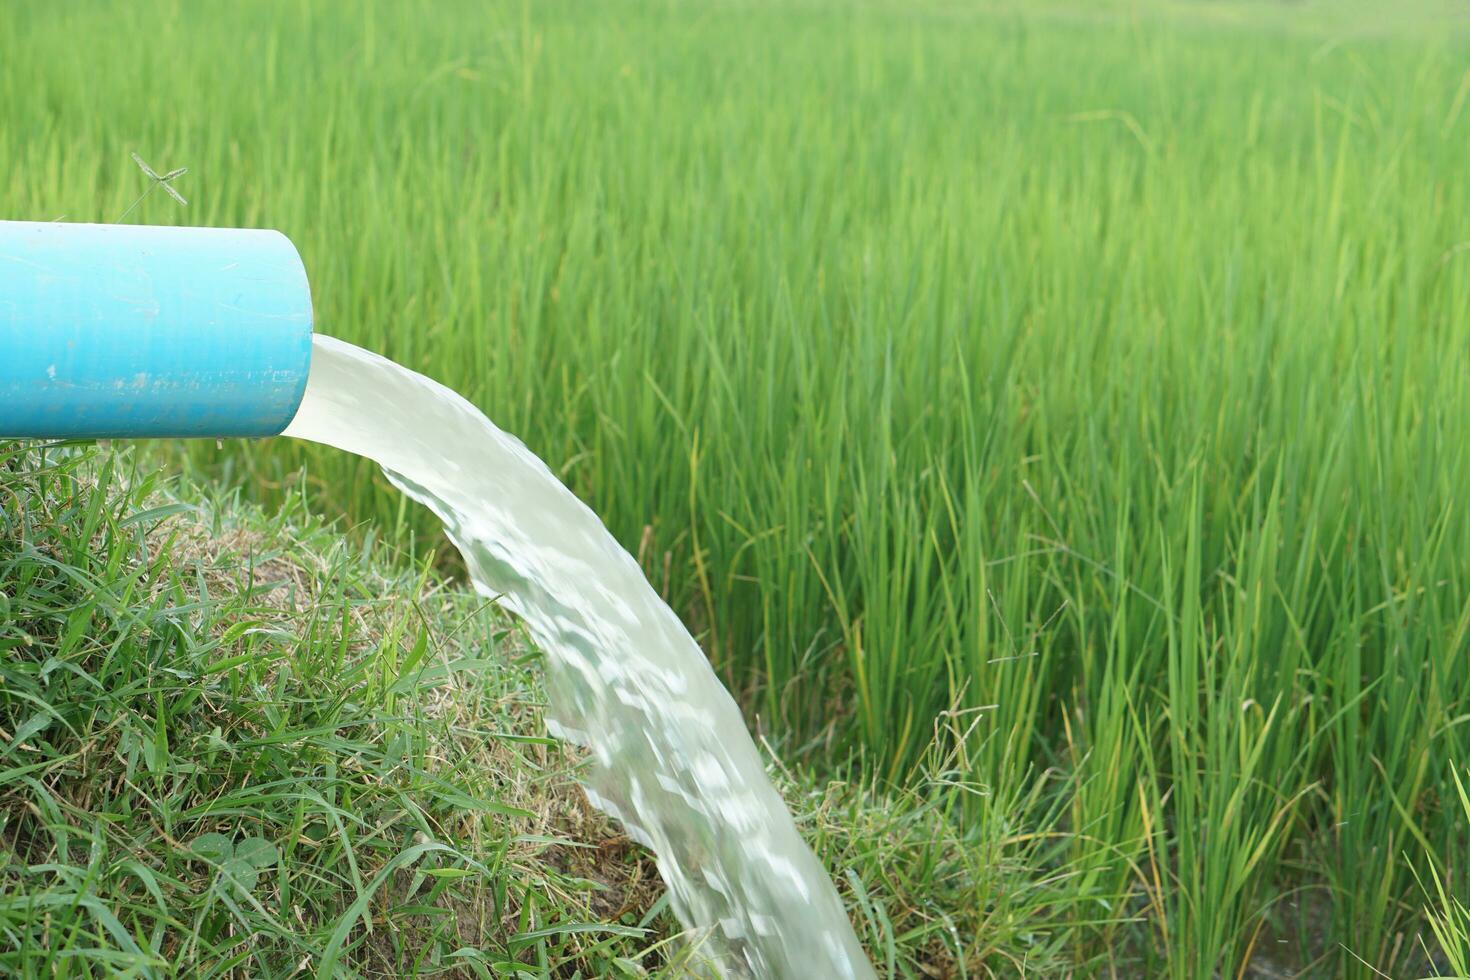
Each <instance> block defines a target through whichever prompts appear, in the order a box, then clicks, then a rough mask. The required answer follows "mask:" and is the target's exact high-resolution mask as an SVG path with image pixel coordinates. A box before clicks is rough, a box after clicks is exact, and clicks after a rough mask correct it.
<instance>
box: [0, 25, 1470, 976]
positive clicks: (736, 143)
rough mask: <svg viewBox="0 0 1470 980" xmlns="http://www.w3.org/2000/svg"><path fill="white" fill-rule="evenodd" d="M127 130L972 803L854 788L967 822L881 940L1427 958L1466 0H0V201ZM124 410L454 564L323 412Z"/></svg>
mask: <svg viewBox="0 0 1470 980" xmlns="http://www.w3.org/2000/svg"><path fill="white" fill-rule="evenodd" d="M132 151H136V152H138V153H139V154H140V155H141V156H142V157H143V158H145V159H146V160H147V161H148V162H149V163H151V164H152V165H153V166H154V167H155V168H156V169H158V170H159V172H163V170H164V168H175V167H185V166H186V167H188V173H187V174H186V175H185V176H184V177H182V178H180V179H179V180H178V181H177V182H176V185H175V186H176V187H177V188H178V190H179V191H180V192H181V193H182V194H183V195H184V196H185V197H186V198H187V199H188V205H187V207H180V206H179V205H177V204H176V203H175V202H173V201H172V200H170V199H168V198H167V197H165V196H164V195H163V194H161V193H156V194H151V195H149V196H148V197H147V198H145V199H144V200H143V201H142V202H141V203H138V204H137V206H136V207H134V208H133V209H132V210H131V212H129V213H128V214H127V217H126V220H127V221H129V222H132V221H138V222H147V223H160V224H209V225H229V226H259V227H271V228H278V229H280V230H281V231H283V232H284V233H286V234H287V235H288V236H290V238H291V239H292V240H293V241H294V242H295V243H296V244H297V246H298V247H299V249H300V251H301V253H302V257H303V259H304V262H305V265H306V267H307V269H308V272H309V274H310V277H311V283H312V291H313V300H314V304H315V309H316V318H317V324H316V328H317V330H318V331H320V332H324V333H329V334H333V335H335V336H339V337H342V338H344V339H346V340H349V341H352V342H354V343H357V344H360V345H363V346H366V347H369V348H372V349H374V350H377V351H379V352H381V353H384V354H386V355H388V356H390V357H392V358H394V359H396V360H398V361H400V362H402V363H403V364H405V365H407V366H409V367H411V368H414V369H415V370H418V371H421V372H424V373H425V374H428V375H430V376H432V377H434V378H436V379H438V380H440V381H442V382H444V383H445V384H447V385H449V386H451V387H453V388H455V389H457V390H458V391H460V392H461V393H463V394H464V395H465V396H466V397H468V398H470V399H471V400H472V401H474V402H475V403H476V404H477V405H478V406H480V407H481V408H483V409H484V410H485V411H486V412H487V413H488V414H489V415H490V417H491V418H493V419H495V420H496V421H497V422H498V423H499V424H500V425H501V426H502V427H503V428H505V429H507V430H509V431H511V432H514V433H516V434H517V435H519V436H520V437H521V438H523V439H524V441H525V442H526V444H527V445H528V446H529V447H530V448H531V449H532V450H534V451H535V452H536V453H537V454H539V455H540V456H542V457H543V458H544V459H545V460H546V461H547V462H548V463H549V464H550V466H551V468H552V469H553V470H554V471H555V472H556V473H557V474H558V475H559V476H561V478H562V479H563V480H564V481H565V482H566V483H567V484H568V485H569V486H570V487H572V488H573V489H574V490H575V491H576V492H577V493H578V494H579V495H580V496H581V497H582V498H583V499H584V500H585V501H586V502H587V503H588V504H590V505H591V506H592V507H593V508H594V509H595V510H596V511H597V512H598V513H599V514H600V515H602V516H603V518H604V520H605V521H606V522H607V524H608V526H609V527H610V528H611V529H612V530H613V532H614V533H615V534H616V535H617V536H618V537H619V539H620V540H621V541H622V542H623V543H624V544H625V545H626V546H627V547H628V549H629V550H630V551H632V552H633V553H634V554H635V555H636V556H637V557H638V559H639V561H640V562H641V563H642V565H643V566H644V568H645V569H646V570H647V573H648V575H649V578H650V579H651V581H653V583H654V584H655V585H656V586H657V587H658V588H659V590H660V591H661V593H662V594H663V595H664V596H665V598H667V599H668V601H669V602H670V603H671V604H672V605H673V606H674V608H675V609H676V610H677V611H678V612H679V613H680V614H681V615H682V616H683V618H684V620H685V622H686V623H687V624H688V625H689V626H690V627H691V629H692V630H693V631H694V632H695V634H696V635H697V636H698V637H699V638H700V640H701V642H702V643H703V645H704V647H705V649H706V650H707V651H708V654H709V657H710V659H711V661H712V662H713V664H714V665H715V667H716V669H717V671H718V672H719V673H720V675H721V677H722V679H724V680H725V681H726V683H727V684H728V685H729V686H730V687H731V689H732V690H733V691H734V692H736V694H737V697H738V698H739V699H740V701H741V702H742V704H743V705H744V707H745V708H746V710H747V716H748V719H749V721H750V723H751V725H752V728H753V729H755V730H757V731H758V732H759V733H760V734H761V735H762V736H763V737H764V738H765V740H766V741H767V742H768V743H769V744H770V745H771V746H772V747H773V749H774V751H775V752H776V753H777V754H778V755H779V756H780V758H781V759H782V760H783V762H784V763H785V764H787V765H789V766H791V767H793V768H794V769H799V770H800V771H801V773H803V774H804V775H803V776H802V777H801V778H802V779H810V780H812V781H813V785H819V784H821V783H822V782H823V781H824V780H833V781H842V782H844V783H845V784H852V785H861V786H865V787H868V788H869V789H868V790H865V791H871V792H872V793H875V794H883V793H888V794H892V796H893V798H895V799H904V800H908V801H910V802H913V801H915V800H921V801H924V803H923V805H924V806H926V807H932V808H933V810H932V814H933V815H934V817H935V819H939V820H941V821H942V822H943V823H944V825H945V826H946V827H948V828H950V830H949V833H950V835H951V836H950V838H947V839H952V841H953V847H954V848H959V849H960V850H965V849H969V852H970V853H971V854H972V855H975V856H978V857H977V858H976V860H974V861H972V862H956V861H954V860H948V859H947V860H943V861H941V860H937V859H935V860H933V862H932V864H928V863H925V861H926V860H928V859H926V858H923V857H922V856H920V857H915V856H914V855H915V852H914V851H913V849H907V850H903V851H901V852H900V851H895V852H894V859H893V861H892V862H891V863H889V864H885V861H884V851H883V848H884V847H885V838H883V837H875V838H874V839H873V840H872V842H871V852H870V853H867V854H866V856H865V857H864V859H863V860H864V862H865V863H864V865H863V866H864V872H863V874H864V875H865V876H869V875H870V873H871V877H870V878H869V879H868V880H872V881H877V882H880V883H881V882H884V881H887V882H888V884H889V885H892V884H893V881H892V879H904V880H905V881H912V880H917V881H919V882H920V883H923V882H925V881H926V880H934V881H937V880H938V877H941V876H944V875H952V874H953V875H964V874H972V875H973V874H978V873H979V872H976V871H975V868H977V867H983V868H986V869H989V870H988V871H987V872H986V874H987V875H989V877H985V879H984V881H979V880H978V879H977V880H973V881H972V880H970V879H966V882H967V884H966V885H965V887H964V888H958V887H948V886H946V888H944V889H941V888H940V887H939V886H938V885H937V884H935V885H934V886H933V894H935V895H939V894H944V895H951V896H954V895H959V896H963V898H962V899H956V901H963V902H964V903H967V907H966V908H965V909H964V910H963V912H962V913H961V912H957V911H956V910H955V909H954V908H944V907H941V906H940V905H939V904H937V903H936V904H934V905H933V907H930V906H927V905H925V904H924V901H923V895H924V894H925V892H926V888H925V887H922V886H907V887H905V888H904V889H902V890H901V894H902V895H904V896H906V897H905V898H904V901H905V902H907V903H908V904H907V905H905V906H904V909H903V912H904V916H903V917H900V916H899V914H898V912H899V910H898V908H897V906H893V907H889V908H888V912H889V913H891V916H886V915H878V916H876V917H874V916H872V915H869V916H868V917H867V919H866V922H867V924H866V925H863V924H862V923H861V922H860V931H862V932H863V933H864V938H865V940H868V941H869V943H870V945H869V949H870V952H872V953H873V955H874V958H875V962H876V963H877V965H878V966H879V969H880V972H885V971H886V972H890V973H893V974H895V975H900V974H901V975H910V976H947V977H948V976H952V977H960V976H965V977H977V976H1014V975H1027V976H1032V975H1034V976H1109V977H1132V976H1167V977H1171V978H1176V980H1185V978H1192V980H1209V978H1213V977H1221V978H1237V977H1276V976H1298V975H1300V976H1314V977H1352V978H1367V977H1372V976H1381V975H1386V976H1390V977H1418V976H1431V975H1451V974H1453V975H1457V976H1458V975H1463V972H1464V971H1465V970H1466V967H1467V963H1470V934H1467V929H1466V927H1467V926H1470V915H1466V914H1465V913H1464V906H1463V905H1459V904H1457V903H1467V904H1470V824H1467V809H1466V808H1464V807H1462V806H1461V802H1462V795H1463V794H1462V792H1461V791H1459V790H1457V783H1456V777H1457V776H1458V777H1459V778H1460V779H1461V780H1464V778H1465V773H1466V768H1467V765H1470V508H1467V506H1466V495H1467V493H1470V6H1467V5H1466V4H1464V3H1462V2H1455V3H1450V2H1444V3H1435V2H1429V0H1424V2H1416V3H1408V4H1395V5H1392V6H1380V5H1365V4H1347V5H1337V4H1329V3H1326V2H1319V0H1306V2H1303V3H1280V4H1277V3H1243V2H1242V3H1237V2H1232V0H1216V2H1204V0H1199V2H1184V0H1179V2H1171V3H1163V2H1159V3H1152V2H1149V3H1123V2H1112V3H1101V4H1095V5H1087V4H1064V3H1061V2H1056V3H1052V2H1039V3H1034V4H1033V3H982V2H973V3H972V2H960V0H914V2H898V0H848V2H840V0H712V2H707V3H685V2H674V0H613V2H609V3H603V4H594V3H591V2H583V0H575V2H573V0H549V2H535V3H532V2H529V0H527V2H520V3H488V4H487V3H474V2H469V0H446V2H432V3H431V2H428V0H405V2H386V0H382V2H365V3H361V4H351V5H349V4H346V3H342V4H335V3H328V2H305V0H293V2H287V0H271V2H264V0H262V2H242V3H238V4H232V5H228V6H226V5H223V4H213V3H200V4H194V3H186V2H176V0H145V2H139V3H132V4H126V5H122V4H118V5H114V4H104V3H100V2H97V3H91V2H78V3H47V4H27V3H12V4H8V5H6V6H5V8H4V9H3V11H0V160H3V161H4V166H3V168H0V201H3V202H4V214H3V216H4V217H6V218H14V219H26V220H51V219H63V220H67V221H115V220H118V219H119V217H120V216H122V215H123V214H124V212H125V211H127V209H128V208H129V206H130V205H132V204H134V202H135V201H136V199H137V198H138V197H139V195H140V194H141V193H143V192H144V191H145V190H146V189H147V184H146V181H145V180H144V178H143V177H142V175H141V174H140V172H139V171H138V170H137V168H136V167H135V166H134V164H133V163H132V161H131V160H130V159H129V153H130V152H132ZM0 356H3V354H0ZM148 458H149V459H151V460H152V461H153V465H154V467H155V468H156V467H162V468H163V469H165V470H167V471H169V472H182V473H186V474H187V475H188V477H189V478H190V479H191V480H197V481H202V482H204V483H206V484H207V485H210V486H214V487H217V488H229V489H230V491H232V492H233V491H234V490H235V489H236V488H238V491H239V493H240V494H242V495H243V496H244V497H246V498H248V499H250V500H253V501H256V502H259V503H260V504H262V505H264V506H266V507H267V508H279V507H281V506H282V505H283V503H285V502H288V501H290V502H293V503H291V504H290V505H291V506H297V505H299V503H300V502H303V501H304V502H305V504H306V505H307V506H309V508H310V509H311V510H313V511H315V512H318V513H321V514H325V515H326V516H327V517H328V518H342V519H343V520H342V521H341V523H340V524H339V525H338V526H339V529H340V530H342V531H344V532H345V533H346V534H347V536H348V538H349V539H350V540H351V541H354V542H359V543H360V542H362V541H364V540H368V539H371V540H373V541H377V542H383V543H385V544H384V546H386V547H391V548H393V549H397V550H399V551H401V552H404V553H406V554H407V556H408V557H407V558H406V559H405V560H406V561H409V562H412V561H413V560H414V558H413V556H415V555H416V556H418V559H419V560H420V561H421V563H422V567H423V569H424V574H429V573H430V572H431V571H432V572H435V573H444V574H448V575H450V576H452V575H453V574H454V573H455V564H454V562H455V556H454V554H453V550H452V548H450V547H449V546H448V543H447V542H446V541H445V540H444V539H443V537H442V535H441V534H440V531H439V529H438V525H437V522H436V521H435V520H434V518H433V516H432V515H431V514H429V513H428V512H426V511H420V510H418V509H417V508H414V507H412V506H410V505H408V504H406V503H405V502H404V500H403V498H402V497H401V496H399V495H398V494H397V493H396V492H394V491H393V490H392V488H391V487H390V486H389V485H388V484H387V482H386V481H385V479H384V478H383V477H382V476H381V475H380V474H379V473H378V472H377V471H376V470H375V468H374V467H373V466H372V465H371V464H370V463H367V462H365V461H363V460H360V459H356V458H349V457H347V456H345V455H341V454H337V453H333V452H330V451H327V450H325V449H322V448H320V447H311V446H307V445H305V444H302V443H294V442H289V441H286V440H267V441H257V442H249V443H226V444H224V445H219V446H217V445H215V444H214V443H206V444H198V445H191V446H189V447H187V449H184V450H181V449H180V448H179V447H178V446H176V445H162V444H160V445H157V446H155V447H152V449H151V450H150V451H149V455H148ZM221 492H223V491H221ZM430 556H432V558H431V559H430ZM466 615H468V613H466ZM0 656H4V654H3V652H0ZM3 764H4V763H3V762H0V765H3ZM0 792H3V788H0ZM3 799H4V797H3V795H0V801H3ZM833 853H836V852H830V851H829V852H824V856H825V857H828V858H829V869H830V870H832V871H833V873H834V875H835V876H837V877H838V878H839V882H840V883H841V884H842V885H843V887H844V890H845V891H844V894H846V895H848V896H849V897H850V898H851V900H852V901H853V902H854V903H855V904H854V908H860V907H861V898H860V896H859V892H858V891H853V890H851V888H850V884H849V882H848V880H847V879H845V878H844V877H843V866H842V865H841V864H835V863H831V862H832V861H833V860H835V859H833V858H832V857H831V855H832V854H833ZM842 853H844V854H848V855H849V857H850V856H851V855H850V851H844V852H842ZM931 857H932V855H931ZM843 860H846V859H843ZM854 860H855V859H854ZM957 868H959V869H966V868H968V869H969V870H968V871H965V870H956V869H957ZM853 880H856V879H853ZM949 884H950V885H953V884H954V883H953V882H950V883H949ZM875 887H876V886H875ZM862 894H864V895H865V894H867V893H866V892H862ZM870 911H871V909H870ZM855 915H857V918H858V919H862V918H863V916H862V915H860V914H858V913H855ZM890 919H891V922H894V923H899V925H898V926H895V927H894V928H892V929H890V931H889V933H887V934H885V933H884V928H885V927H884V926H883V925H882V923H883V922H889V921H890ZM0 920H3V916H0ZM956 922H960V923H962V924H963V933H964V934H961V930H960V929H959V928H957V927H956V928H951V927H952V926H954V923H956ZM904 923H906V924H904ZM1457 923H1458V924H1459V925H1458V926H1457ZM914 937H919V939H922V943H921V945H922V944H928V945H925V946H924V949H925V950H926V951H924V952H911V951H910V952H904V950H906V949H908V947H906V946H905V944H906V943H909V944H910V945H912V943H917V942H919V939H915V938H914ZM911 941H912V942H911ZM885 950H886V951H887V952H885ZM896 951H897V952H896ZM920 964H929V967H928V968H927V969H926V968H924V967H922V966H921V965H920ZM528 969H529V967H528ZM548 969H550V968H548ZM552 972H553V973H554V971H552ZM47 975H51V974H47ZM241 975H256V974H248V971H247V974H241ZM282 975H283V976H284V975H287V974H285V973H283V974H282ZM465 975H471V974H468V973H467V974H465ZM507 975H509V974H507ZM557 975H568V976H570V975H572V974H571V973H570V972H567V973H565V974H557ZM584 975H585V974H584Z"/></svg>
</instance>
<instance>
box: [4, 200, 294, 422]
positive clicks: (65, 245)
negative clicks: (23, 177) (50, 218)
mask: <svg viewBox="0 0 1470 980" xmlns="http://www.w3.org/2000/svg"><path fill="white" fill-rule="evenodd" d="M311 329H312V316H311V292H310V289H309V287H308V286H307V281H306V270H305V268H304V267H303V266H302V264H301V257H300V256H299V255H298V254H297V252H296V248H295V247H294V246H293V245H292V244H291V242H290V240H289V239H287V238H286V237H285V236H284V235H282V234H280V233H279V232H275V231H257V230H245V229H235V228H163V227H152V226H144V225H84V224H60V223H39V222H27V221H0V435H5V436H18V437H33V438H99V439H100V438H154V437H178V436H209V437H225V436H270V435H276V434H278V433H279V432H280V431H281V430H282V429H284V428H285V427H286V426H287V425H289V424H290V422H291V418H292V416H294V415H295V414H296V409H297V407H298V406H299V405H300V404H301V396H302V394H303V392H304V391H305V390H306V376H307V372H308V371H309V370H310V366H311Z"/></svg>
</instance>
